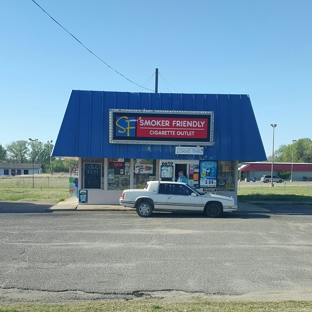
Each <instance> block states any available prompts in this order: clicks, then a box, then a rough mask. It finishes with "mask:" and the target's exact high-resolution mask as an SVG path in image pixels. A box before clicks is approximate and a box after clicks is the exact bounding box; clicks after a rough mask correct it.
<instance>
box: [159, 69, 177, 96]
mask: <svg viewBox="0 0 312 312" xmlns="http://www.w3.org/2000/svg"><path fill="white" fill-rule="evenodd" d="M158 74H159V76H160V77H161V78H162V80H163V82H164V84H165V86H166V88H167V90H168V91H169V88H168V86H167V85H166V82H167V83H168V84H169V85H170V86H171V87H172V88H173V89H174V90H175V91H176V92H178V91H177V89H176V88H175V87H174V86H173V85H172V84H171V83H170V82H169V81H168V80H167V79H166V78H165V77H164V76H163V75H162V74H161V73H160V72H158Z"/></svg>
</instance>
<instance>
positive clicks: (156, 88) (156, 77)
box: [155, 68, 158, 93]
mask: <svg viewBox="0 0 312 312" xmlns="http://www.w3.org/2000/svg"><path fill="white" fill-rule="evenodd" d="M155 93H158V68H156V73H155Z"/></svg>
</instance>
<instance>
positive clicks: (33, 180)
mask: <svg viewBox="0 0 312 312" xmlns="http://www.w3.org/2000/svg"><path fill="white" fill-rule="evenodd" d="M29 141H31V142H36V141H38V139H31V138H29ZM35 160H36V157H34V159H33V179H32V187H33V188H35Z"/></svg>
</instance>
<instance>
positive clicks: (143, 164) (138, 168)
mask: <svg viewBox="0 0 312 312" xmlns="http://www.w3.org/2000/svg"><path fill="white" fill-rule="evenodd" d="M153 169H154V168H153V159H137V160H136V163H135V165H134V173H141V174H152V173H153Z"/></svg>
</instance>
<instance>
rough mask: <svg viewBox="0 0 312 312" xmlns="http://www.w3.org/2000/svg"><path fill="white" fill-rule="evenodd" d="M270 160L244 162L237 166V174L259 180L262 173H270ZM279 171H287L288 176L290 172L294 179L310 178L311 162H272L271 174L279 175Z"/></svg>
mask: <svg viewBox="0 0 312 312" xmlns="http://www.w3.org/2000/svg"><path fill="white" fill-rule="evenodd" d="M271 168H272V163H271V162H248V163H247V162H244V163H241V165H240V166H239V168H238V176H239V178H240V179H241V180H244V179H247V180H248V179H252V178H253V177H255V178H256V180H260V178H261V177H262V176H263V175H266V174H268V175H270V174H271ZM281 171H283V172H289V178H290V177H291V174H292V180H294V181H306V180H312V164H311V163H280V162H274V163H273V175H275V176H279V175H280V173H281Z"/></svg>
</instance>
